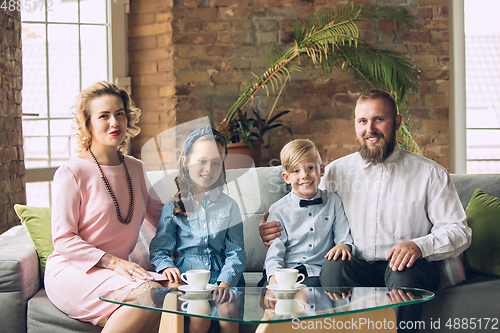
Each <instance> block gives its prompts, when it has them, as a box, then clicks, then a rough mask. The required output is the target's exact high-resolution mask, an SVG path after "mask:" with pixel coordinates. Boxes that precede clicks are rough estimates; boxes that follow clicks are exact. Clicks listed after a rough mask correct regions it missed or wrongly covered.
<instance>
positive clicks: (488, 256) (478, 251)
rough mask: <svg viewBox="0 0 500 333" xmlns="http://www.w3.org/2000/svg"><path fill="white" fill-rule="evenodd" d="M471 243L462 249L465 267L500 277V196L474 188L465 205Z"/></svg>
mask: <svg viewBox="0 0 500 333" xmlns="http://www.w3.org/2000/svg"><path fill="white" fill-rule="evenodd" d="M465 213H466V214H467V223H468V224H469V227H470V228H471V229H472V243H471V245H470V247H469V248H468V249H467V250H466V251H465V267H466V269H467V270H469V271H472V272H476V273H480V274H485V275H493V276H498V277H500V260H499V258H500V198H497V197H493V196H491V195H489V194H486V193H485V192H483V191H481V190H480V189H477V190H476V191H475V192H474V194H473V195H472V198H471V199H470V201H469V204H468V205H467V208H466V209H465Z"/></svg>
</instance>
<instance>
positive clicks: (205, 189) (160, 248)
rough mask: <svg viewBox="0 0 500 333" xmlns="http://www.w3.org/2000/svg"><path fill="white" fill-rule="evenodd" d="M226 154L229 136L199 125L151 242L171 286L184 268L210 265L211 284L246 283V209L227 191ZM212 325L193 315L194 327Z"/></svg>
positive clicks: (225, 326) (231, 326)
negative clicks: (244, 227) (239, 205)
mask: <svg viewBox="0 0 500 333" xmlns="http://www.w3.org/2000/svg"><path fill="white" fill-rule="evenodd" d="M226 155H227V145H226V141H225V139H224V137H223V136H222V134H221V133H220V132H218V131H217V130H215V129H213V128H212V127H210V126H206V127H203V128H200V129H197V130H195V131H194V132H193V133H191V134H190V136H189V137H188V138H187V140H186V142H185V144H184V150H183V153H182V157H181V159H180V160H179V173H178V175H177V176H176V177H175V184H176V186H177V193H176V194H175V196H174V199H173V200H170V201H169V202H167V203H166V204H165V206H164V207H163V209H162V213H161V218H160V222H159V224H158V228H157V230H156V235H155V237H154V238H153V239H152V240H151V244H150V258H151V264H152V265H153V267H154V268H155V269H156V271H157V272H158V273H162V274H163V275H164V276H165V277H166V278H167V279H168V280H169V286H173V285H174V284H180V283H182V282H181V278H180V276H181V274H182V273H185V272H186V271H188V270H193V269H206V270H209V271H210V281H209V284H217V285H218V286H219V287H236V286H244V280H243V271H244V270H245V264H246V255H245V251H244V244H243V223H242V219H241V213H240V209H239V207H238V205H237V203H236V202H235V201H234V200H233V199H232V198H230V197H229V196H228V195H226V194H224V193H223V192H222V188H223V186H224V185H225V183H226V179H225V176H226V172H225V169H224V160H225V158H226ZM174 253H175V255H176V258H175V259H174V260H172V259H171V256H172V255H174ZM220 310H222V309H220ZM220 310H219V311H220ZM209 326H210V321H209V320H206V319H200V318H190V331H193V332H194V331H196V332H206V331H208V328H209ZM220 326H221V332H235V331H237V330H238V324H237V323H231V322H225V321H224V322H220Z"/></svg>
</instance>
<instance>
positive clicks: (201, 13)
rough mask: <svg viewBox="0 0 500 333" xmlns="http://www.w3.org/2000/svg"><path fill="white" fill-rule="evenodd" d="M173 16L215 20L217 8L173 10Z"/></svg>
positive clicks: (175, 17) (176, 17)
mask: <svg viewBox="0 0 500 333" xmlns="http://www.w3.org/2000/svg"><path fill="white" fill-rule="evenodd" d="M173 16H174V19H183V18H185V19H200V20H215V19H217V8H197V9H196V10H193V9H181V10H176V11H174V12H173Z"/></svg>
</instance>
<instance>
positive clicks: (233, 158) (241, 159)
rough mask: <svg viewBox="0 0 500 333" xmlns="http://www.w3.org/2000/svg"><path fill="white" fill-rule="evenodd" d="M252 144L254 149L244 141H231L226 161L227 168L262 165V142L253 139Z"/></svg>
mask: <svg viewBox="0 0 500 333" xmlns="http://www.w3.org/2000/svg"><path fill="white" fill-rule="evenodd" d="M252 146H253V149H252V148H250V147H248V145H247V144H246V143H244V142H237V143H229V144H228V145H227V152H228V155H227V159H226V162H225V165H226V170H227V169H241V168H250V167H252V166H255V167H258V166H260V159H261V149H262V142H261V141H253V142H252Z"/></svg>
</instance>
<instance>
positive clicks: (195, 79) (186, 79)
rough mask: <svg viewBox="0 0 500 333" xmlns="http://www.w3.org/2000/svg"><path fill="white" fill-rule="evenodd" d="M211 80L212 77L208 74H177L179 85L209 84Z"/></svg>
mask: <svg viewBox="0 0 500 333" xmlns="http://www.w3.org/2000/svg"><path fill="white" fill-rule="evenodd" d="M209 79H210V75H209V74H208V72H187V73H177V82H178V83H179V84H183V83H200V82H208V81H209Z"/></svg>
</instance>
